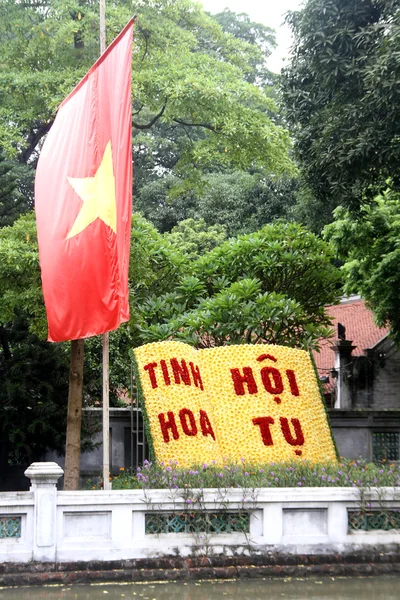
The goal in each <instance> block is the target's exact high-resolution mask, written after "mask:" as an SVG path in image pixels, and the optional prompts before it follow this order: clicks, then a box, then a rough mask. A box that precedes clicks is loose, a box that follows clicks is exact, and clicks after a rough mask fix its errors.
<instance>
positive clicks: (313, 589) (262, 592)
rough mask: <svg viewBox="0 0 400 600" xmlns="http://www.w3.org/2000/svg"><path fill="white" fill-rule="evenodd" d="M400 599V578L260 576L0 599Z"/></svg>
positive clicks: (48, 590) (6, 592)
mask: <svg viewBox="0 0 400 600" xmlns="http://www.w3.org/2000/svg"><path fill="white" fill-rule="evenodd" d="M278 599H279V600H282V599H283V600H294V599H295V600H333V599H335V600H358V599H361V600H400V577H379V578H378V577H377V578H361V577H360V578H357V577H349V578H324V579H306V580H304V579H295V578H293V579H292V578H287V579H272V580H270V579H261V580H260V579H258V580H249V581H200V582H196V583H195V582H190V583H182V582H179V583H143V584H132V583H129V584H125V585H115V584H110V585H108V584H101V585H90V586H89V585H74V586H46V587H25V588H12V589H0V600H278Z"/></svg>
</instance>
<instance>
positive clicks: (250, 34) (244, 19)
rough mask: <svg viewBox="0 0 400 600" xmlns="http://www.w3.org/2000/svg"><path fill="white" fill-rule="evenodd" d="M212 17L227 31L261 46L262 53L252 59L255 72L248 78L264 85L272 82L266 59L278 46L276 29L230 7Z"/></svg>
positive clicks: (251, 62)
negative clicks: (236, 12) (252, 19)
mask: <svg viewBox="0 0 400 600" xmlns="http://www.w3.org/2000/svg"><path fill="white" fill-rule="evenodd" d="M212 18H214V19H215V20H216V21H217V22H218V23H219V24H220V25H221V27H222V29H223V31H225V32H226V33H229V34H231V35H233V36H234V37H236V38H238V39H240V40H243V41H244V42H247V43H248V44H250V45H251V46H256V47H258V48H259V50H260V53H259V54H257V53H255V54H254V57H253V58H252V59H251V61H250V64H251V65H252V67H253V72H252V73H250V75H249V76H248V77H247V80H248V81H251V82H252V83H258V85H262V86H264V85H268V84H271V82H272V81H273V80H274V75H273V73H271V72H270V71H269V70H268V69H267V67H266V61H267V58H268V57H269V56H270V54H271V51H272V50H273V49H274V48H275V47H276V41H275V33H274V31H273V30H272V29H271V28H270V27H267V26H266V25H262V24H261V23H255V22H254V21H251V20H250V17H249V16H248V15H246V14H245V13H240V14H235V13H234V12H232V11H231V10H229V8H225V9H224V11H223V12H221V13H218V14H216V15H213V17H212Z"/></svg>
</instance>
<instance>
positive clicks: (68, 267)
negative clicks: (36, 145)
mask: <svg viewBox="0 0 400 600" xmlns="http://www.w3.org/2000/svg"><path fill="white" fill-rule="evenodd" d="M132 34H133V20H131V21H130V22H129V23H128V24H127V25H126V27H125V28H124V29H123V31H122V32H121V33H120V35H119V36H118V37H117V38H116V39H115V40H114V41H113V43H112V44H111V45H110V46H109V47H108V48H107V50H106V51H105V52H104V53H103V54H102V56H101V57H100V58H99V60H98V61H97V62H96V63H95V64H94V65H93V67H92V68H91V69H90V71H89V72H88V73H87V74H86V75H85V77H84V78H83V79H82V80H81V81H80V83H79V84H78V85H77V87H76V88H75V89H74V90H73V91H72V92H71V94H70V95H69V96H68V97H67V98H66V99H65V100H64V101H63V103H62V104H61V106H60V107H59V109H58V113H57V116H56V119H55V121H54V124H53V126H52V128H51V129H50V132H49V134H48V136H47V138H46V141H45V143H44V145H43V149H42V151H41V154H40V159H39V162H38V167H37V172H36V180H35V208H36V218H37V230H38V241H39V258H40V266H41V271H42V284H43V295H44V300H45V305H46V312H47V321H48V328H49V333H48V339H49V341H53V342H60V341H64V340H72V339H79V338H85V337H90V336H93V335H97V334H101V333H105V332H107V331H110V330H112V329H116V328H117V327H118V326H119V325H120V323H123V322H124V321H128V320H129V304H128V266H129V243H130V227H131V215H132V149H131V145H132V135H131V133H132V130H131V127H132V126H131V123H132V108H131V69H132Z"/></svg>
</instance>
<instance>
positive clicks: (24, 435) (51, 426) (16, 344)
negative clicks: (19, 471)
mask: <svg viewBox="0 0 400 600" xmlns="http://www.w3.org/2000/svg"><path fill="white" fill-rule="evenodd" d="M0 374H1V386H0V439H1V440H2V441H3V442H4V441H5V442H6V445H7V446H8V458H9V460H12V462H13V463H14V464H27V465H28V464H30V463H31V462H32V461H35V460H36V461H37V460H42V458H43V454H44V452H45V451H46V450H47V449H48V448H51V449H53V450H56V451H58V452H62V450H63V448H64V442H65V424H66V406H67V392H68V358H67V355H66V352H65V347H63V346H62V345H60V344H52V345H49V344H47V343H46V342H44V341H43V340H40V339H39V338H38V337H37V336H36V335H34V334H33V333H30V332H29V329H28V320H27V318H26V316H25V315H23V314H21V315H19V316H17V317H16V318H15V319H14V321H13V323H12V324H10V325H9V326H8V327H7V328H6V329H4V328H3V336H2V351H1V352H0Z"/></svg>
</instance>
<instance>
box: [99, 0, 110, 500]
mask: <svg viewBox="0 0 400 600" xmlns="http://www.w3.org/2000/svg"><path fill="white" fill-rule="evenodd" d="M105 49H106V0H100V54H103V52H105ZM109 377H110V374H109V334H108V332H107V333H103V489H104V490H111V482H110V392H109V390H110V384H109Z"/></svg>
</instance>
